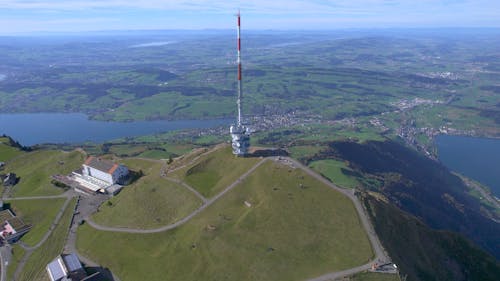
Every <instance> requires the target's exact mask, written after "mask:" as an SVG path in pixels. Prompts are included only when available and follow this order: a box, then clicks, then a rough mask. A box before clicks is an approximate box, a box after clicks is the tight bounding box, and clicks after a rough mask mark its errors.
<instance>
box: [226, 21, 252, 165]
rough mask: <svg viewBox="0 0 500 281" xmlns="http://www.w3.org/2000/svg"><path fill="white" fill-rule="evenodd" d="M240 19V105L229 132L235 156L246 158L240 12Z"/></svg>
mask: <svg viewBox="0 0 500 281" xmlns="http://www.w3.org/2000/svg"><path fill="white" fill-rule="evenodd" d="M236 16H237V17H238V28H237V31H238V37H237V40H238V41H237V50H238V58H237V63H238V99H237V101H236V104H237V105H238V116H237V117H236V118H237V119H236V124H233V125H231V127H230V128H229V132H230V133H231V146H232V147H233V154H234V155H237V156H246V155H247V154H248V148H249V147H250V133H249V130H248V128H247V127H245V126H244V125H243V124H242V122H241V96H242V94H243V89H242V83H241V39H240V35H241V29H240V26H241V19H240V11H238V13H237V14H236Z"/></svg>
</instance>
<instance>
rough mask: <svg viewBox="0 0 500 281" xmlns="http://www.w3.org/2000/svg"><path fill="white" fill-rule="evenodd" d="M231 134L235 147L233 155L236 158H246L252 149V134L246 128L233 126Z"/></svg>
mask: <svg viewBox="0 0 500 281" xmlns="http://www.w3.org/2000/svg"><path fill="white" fill-rule="evenodd" d="M229 131H230V133H231V146H232V147H233V154H234V155H236V156H240V157H241V156H245V155H247V154H248V148H249V147H250V133H249V131H248V128H247V127H245V126H241V125H240V126H237V125H232V126H231V127H230V128H229Z"/></svg>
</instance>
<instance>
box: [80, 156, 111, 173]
mask: <svg viewBox="0 0 500 281" xmlns="http://www.w3.org/2000/svg"><path fill="white" fill-rule="evenodd" d="M85 165H87V166H89V167H92V168H94V169H96V170H99V171H103V172H105V173H108V174H112V173H113V172H114V171H115V170H116V169H117V168H118V166H119V165H118V164H116V163H114V162H113V161H110V160H105V159H101V158H97V157H94V156H90V157H89V158H87V160H85Z"/></svg>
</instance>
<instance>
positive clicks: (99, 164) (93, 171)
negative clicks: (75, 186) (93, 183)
mask: <svg viewBox="0 0 500 281" xmlns="http://www.w3.org/2000/svg"><path fill="white" fill-rule="evenodd" d="M82 174H83V175H84V176H89V177H93V178H96V179H99V180H101V181H104V182H106V183H108V184H109V185H113V184H115V183H120V182H121V181H123V179H125V178H126V177H127V175H128V169H127V167H125V166H123V165H120V164H116V163H114V162H112V161H109V160H104V159H101V158H97V157H94V156H90V157H89V158H87V160H86V161H85V163H84V164H83V169H82Z"/></svg>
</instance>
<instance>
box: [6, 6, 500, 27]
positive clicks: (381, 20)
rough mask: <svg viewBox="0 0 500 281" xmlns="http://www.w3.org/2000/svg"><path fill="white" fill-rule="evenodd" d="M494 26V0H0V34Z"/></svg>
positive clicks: (499, 16) (497, 19)
mask: <svg viewBox="0 0 500 281" xmlns="http://www.w3.org/2000/svg"><path fill="white" fill-rule="evenodd" d="M238 8H240V9H241V13H242V17H243V19H242V21H243V24H244V28H246V29H337V28H366V27H369V28H373V27H374V28H385V27H500V1H498V0H331V1H330V0H255V1H252V0H248V1H222V0H194V1H187V0H74V1H70V0H0V34H8V33H17V32H33V31H55V32H59V31H75V32H78V31H94V30H123V29H125V30H129V29H205V28H217V29H219V28H223V29H228V28H234V18H232V15H233V14H234V13H235V12H236V11H237V9H238Z"/></svg>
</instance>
